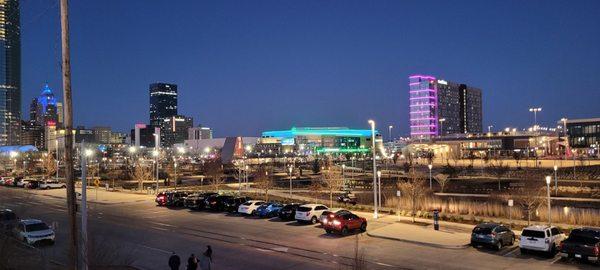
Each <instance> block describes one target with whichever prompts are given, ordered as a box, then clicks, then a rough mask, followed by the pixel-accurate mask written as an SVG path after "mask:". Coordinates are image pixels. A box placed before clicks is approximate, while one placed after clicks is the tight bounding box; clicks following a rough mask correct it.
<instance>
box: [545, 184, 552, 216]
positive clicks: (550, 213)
mask: <svg viewBox="0 0 600 270" xmlns="http://www.w3.org/2000/svg"><path fill="white" fill-rule="evenodd" d="M551 181H552V177H550V175H548V176H546V187H547V191H548V226H551V225H552V207H551V206H550V182H551Z"/></svg>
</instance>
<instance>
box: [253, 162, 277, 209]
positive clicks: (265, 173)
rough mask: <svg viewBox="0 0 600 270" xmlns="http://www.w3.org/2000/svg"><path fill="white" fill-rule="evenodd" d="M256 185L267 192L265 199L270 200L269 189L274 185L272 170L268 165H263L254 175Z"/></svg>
mask: <svg viewBox="0 0 600 270" xmlns="http://www.w3.org/2000/svg"><path fill="white" fill-rule="evenodd" d="M254 182H255V183H256V187H257V188H258V189H259V190H261V191H263V192H264V193H265V201H267V202H268V201H269V190H271V189H272V188H273V186H274V182H273V177H272V175H271V170H270V169H269V168H268V167H265V166H261V167H260V168H258V170H257V171H256V173H255V175H254Z"/></svg>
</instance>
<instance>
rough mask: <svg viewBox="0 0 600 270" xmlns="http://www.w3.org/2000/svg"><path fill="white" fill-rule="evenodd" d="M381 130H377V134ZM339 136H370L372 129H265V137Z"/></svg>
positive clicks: (263, 135)
mask: <svg viewBox="0 0 600 270" xmlns="http://www.w3.org/2000/svg"><path fill="white" fill-rule="evenodd" d="M378 133H379V132H378V131H377V130H375V134H378ZM310 135H314V136H339V137H368V136H371V130H370V129H349V128H347V127H298V128H297V127H293V128H292V129H290V130H277V131H265V132H263V133H262V137H263V138H293V137H296V136H310Z"/></svg>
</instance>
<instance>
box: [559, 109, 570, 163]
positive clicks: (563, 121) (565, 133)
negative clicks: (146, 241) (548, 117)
mask: <svg viewBox="0 0 600 270" xmlns="http://www.w3.org/2000/svg"><path fill="white" fill-rule="evenodd" d="M567 120H568V119H567V118H566V117H563V118H561V119H560V121H562V123H563V134H564V135H565V153H564V154H563V157H564V158H566V157H567V150H569V138H568V137H567Z"/></svg>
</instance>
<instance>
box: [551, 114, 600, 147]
mask: <svg viewBox="0 0 600 270" xmlns="http://www.w3.org/2000/svg"><path fill="white" fill-rule="evenodd" d="M559 123H560V124H562V122H559ZM566 124H567V136H568V138H569V145H570V146H571V147H573V148H590V149H594V150H595V151H598V148H599V147H600V118H591V119H568V120H567V123H566Z"/></svg>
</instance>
